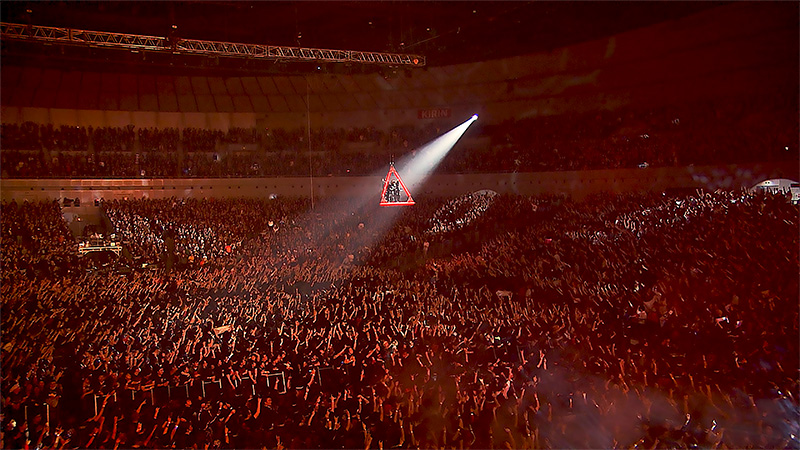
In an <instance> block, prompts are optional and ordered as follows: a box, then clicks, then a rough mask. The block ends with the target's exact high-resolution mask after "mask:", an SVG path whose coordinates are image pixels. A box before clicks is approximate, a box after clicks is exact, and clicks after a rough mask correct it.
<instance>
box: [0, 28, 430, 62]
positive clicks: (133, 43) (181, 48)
mask: <svg viewBox="0 0 800 450" xmlns="http://www.w3.org/2000/svg"><path fill="white" fill-rule="evenodd" d="M0 25H2V35H1V36H2V39H4V40H5V39H12V40H23V41H28V42H31V41H33V42H41V43H45V42H46V43H60V44H68V45H80V46H87V47H108V48H119V49H129V50H150V51H160V52H172V53H176V54H200V55H209V56H226V57H246V58H261V59H270V60H279V61H287V62H291V61H306V62H351V63H361V64H377V65H387V66H411V67H422V66H424V65H425V57H424V56H421V55H410V54H404V53H382V52H362V51H357V50H330V49H321V48H305V47H283V46H278V45H260V44H242V43H236V42H221V41H203V40H198V39H178V38H175V39H170V38H166V37H160V36H143V35H139V34H124V33H110V32H105V31H88V30H79V29H75V28H59V27H44V26H39V25H24V24H18V23H7V22H0Z"/></svg>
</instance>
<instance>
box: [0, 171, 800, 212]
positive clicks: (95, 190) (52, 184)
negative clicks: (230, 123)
mask: <svg viewBox="0 0 800 450" xmlns="http://www.w3.org/2000/svg"><path fill="white" fill-rule="evenodd" d="M770 178H790V179H793V180H797V179H799V178H800V168H798V167H797V165H796V164H795V163H775V164H755V165H746V166H745V165H740V166H736V165H731V166H706V167H679V168H646V169H620V170H592V171H575V172H539V173H506V174H463V175H434V176H432V177H430V178H429V179H428V180H427V182H426V183H425V184H424V185H423V186H421V187H418V188H416V189H414V190H413V191H412V195H413V196H414V197H415V199H421V198H424V197H426V196H432V197H435V196H457V195H461V194H465V193H468V192H474V191H478V190H481V189H491V190H494V191H496V192H498V193H500V194H504V193H509V194H521V195H540V194H565V195H567V196H571V197H573V198H576V199H582V198H584V197H586V196H587V195H590V194H594V193H600V192H620V193H621V192H642V191H656V192H659V191H664V190H665V189H670V188H699V189H703V190H705V191H713V190H715V189H720V188H722V189H737V188H750V187H752V186H754V185H755V184H757V183H759V182H761V181H763V180H765V179H770ZM381 187H382V185H381V177H380V176H376V177H325V178H319V177H317V178H314V179H313V195H314V198H315V199H335V198H343V197H349V196H356V195H358V196H362V195H364V192H370V191H373V192H375V201H376V203H377V202H378V200H379V197H380V192H381ZM311 188H312V180H311V179H310V178H213V179H199V178H176V179H74V180H57V179H39V180H30V179H28V180H23V179H3V180H0V194H1V197H2V200H4V201H11V200H15V201H17V202H22V201H25V200H28V201H34V200H56V199H63V198H69V199H74V198H79V199H80V200H81V203H82V204H90V203H92V202H93V201H94V200H96V199H100V198H102V199H105V200H112V199H125V198H128V199H133V198H166V197H177V198H190V197H195V198H204V197H206V198H231V197H249V198H269V197H270V196H273V195H276V196H279V197H306V198H308V197H311V195H312V189H311Z"/></svg>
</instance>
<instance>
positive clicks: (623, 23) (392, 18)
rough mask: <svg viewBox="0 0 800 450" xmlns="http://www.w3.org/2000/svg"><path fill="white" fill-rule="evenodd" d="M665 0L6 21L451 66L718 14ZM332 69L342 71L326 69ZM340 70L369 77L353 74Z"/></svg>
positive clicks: (24, 49) (146, 65)
mask: <svg viewBox="0 0 800 450" xmlns="http://www.w3.org/2000/svg"><path fill="white" fill-rule="evenodd" d="M724 3H727V2H675V1H669V2H658V1H644V2H636V1H616V2H585V1H556V2H548V1H536V2H531V1H498V2H495V1H379V2H375V1H350V2H340V1H324V2H319V1H294V2H284V1H260V2H244V1H176V2H163V1H133V2H129V1H119V2H117V1H114V2H108V1H103V2H76V1H58V2H40V1H4V2H2V3H0V8H2V21H3V22H12V23H22V24H33V25H44V26H53V27H65V28H78V29H85V30H92V31H109V32H119V33H131V34H142V35H151V36H168V35H169V34H170V32H171V30H173V25H174V26H175V27H176V28H174V33H175V35H176V36H177V37H179V38H187V39H204V40H216V41H228V42H241V43H254V44H270V45H283V46H303V47H318V48H331V49H344V50H362V51H379V52H398V53H416V54H421V55H424V56H425V57H426V59H427V63H428V65H429V66H441V65H450V64H457V63H467V62H476V61H484V60H488V59H496V58H502V57H509V56H514V55H520V54H526V53H535V52H542V51H549V50H552V49H556V48H559V47H562V46H566V45H571V44H575V43H579V42H584V41H588V40H592V39H597V38H601V37H604V36H609V35H613V34H617V33H621V32H624V31H628V30H632V29H636V28H641V27H645V26H648V25H652V24H655V23H660V22H665V21H669V20H675V19H679V18H681V17H684V16H687V15H690V14H693V13H696V12H699V11H701V10H705V9H709V8H714V7H716V6H719V5H721V4H724ZM2 60H3V61H2V62H3V63H4V64H15V65H19V64H23V65H25V64H28V65H29V64H34V65H37V66H56V67H60V68H66V69H69V68H74V66H76V65H80V67H81V68H82V69H84V70H98V71H103V70H123V71H124V70H128V71H130V70H137V71H148V70H158V71H159V72H160V73H164V71H168V72H172V73H181V72H184V73H185V72H192V71H196V70H198V69H202V70H204V71H209V72H229V73H231V74H233V73H237V72H238V73H252V72H273V73H274V72H304V71H314V70H319V69H317V67H318V66H317V64H306V65H302V64H286V65H276V64H274V62H272V61H269V62H268V64H266V63H263V64H262V62H253V61H233V60H228V59H226V60H223V61H213V60H210V59H209V58H207V57H187V56H180V55H178V56H175V55H171V54H168V55H151V57H150V59H149V60H148V59H147V58H146V56H144V57H143V55H131V54H130V52H126V51H120V50H98V49H88V48H84V49H81V48H64V47H63V46H58V45H55V46H44V45H41V44H29V43H24V42H23V43H20V42H13V43H12V42H9V41H7V40H4V41H3V51H2ZM322 70H335V68H331V67H325V68H323V69H322ZM340 70H348V71H353V70H359V71H361V70H365V69H364V68H358V67H355V68H354V67H347V68H345V69H340Z"/></svg>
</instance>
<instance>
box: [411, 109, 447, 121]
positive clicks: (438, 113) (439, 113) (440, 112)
mask: <svg viewBox="0 0 800 450" xmlns="http://www.w3.org/2000/svg"><path fill="white" fill-rule="evenodd" d="M451 112H452V111H451V110H450V108H431V109H420V110H417V118H418V119H442V118H447V117H450V114H451Z"/></svg>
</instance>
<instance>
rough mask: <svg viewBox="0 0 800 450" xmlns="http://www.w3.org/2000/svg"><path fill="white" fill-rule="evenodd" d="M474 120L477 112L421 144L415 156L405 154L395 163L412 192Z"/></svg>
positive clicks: (476, 117)
mask: <svg viewBox="0 0 800 450" xmlns="http://www.w3.org/2000/svg"><path fill="white" fill-rule="evenodd" d="M476 120H478V115H477V114H475V115H473V116H472V117H470V118H469V119H467V120H466V121H465V122H464V123H462V124H461V125H459V126H457V127H455V128H453V129H452V130H450V131H448V132H447V133H445V134H443V135H441V136H439V137H438V138H436V139H434V140H433V141H431V142H429V143H427V144H425V145H424V146H422V147H421V148H420V149H419V150H418V151H417V155H416V156H414V157H412V156H410V155H409V156H406V157H405V158H403V159H402V160H401V161H400V162H399V163H396V164H395V167H397V170H398V171H399V172H400V173H401V174H402V176H403V180H404V181H405V183H406V186H408V189H409V190H410V191H411V193H412V194H413V193H414V188H417V187H419V186H421V185H422V183H423V182H424V181H425V180H426V179H427V178H428V177H429V176H430V174H431V173H432V172H433V171H434V169H436V167H437V166H438V165H439V163H441V162H442V159H443V158H444V157H445V156H446V155H447V153H449V152H450V150H451V149H452V148H453V147H454V146H455V145H456V143H457V142H458V140H459V139H461V136H463V135H464V133H465V132H466V131H467V128H469V126H470V125H472V123H473V122H475V121H476Z"/></svg>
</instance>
